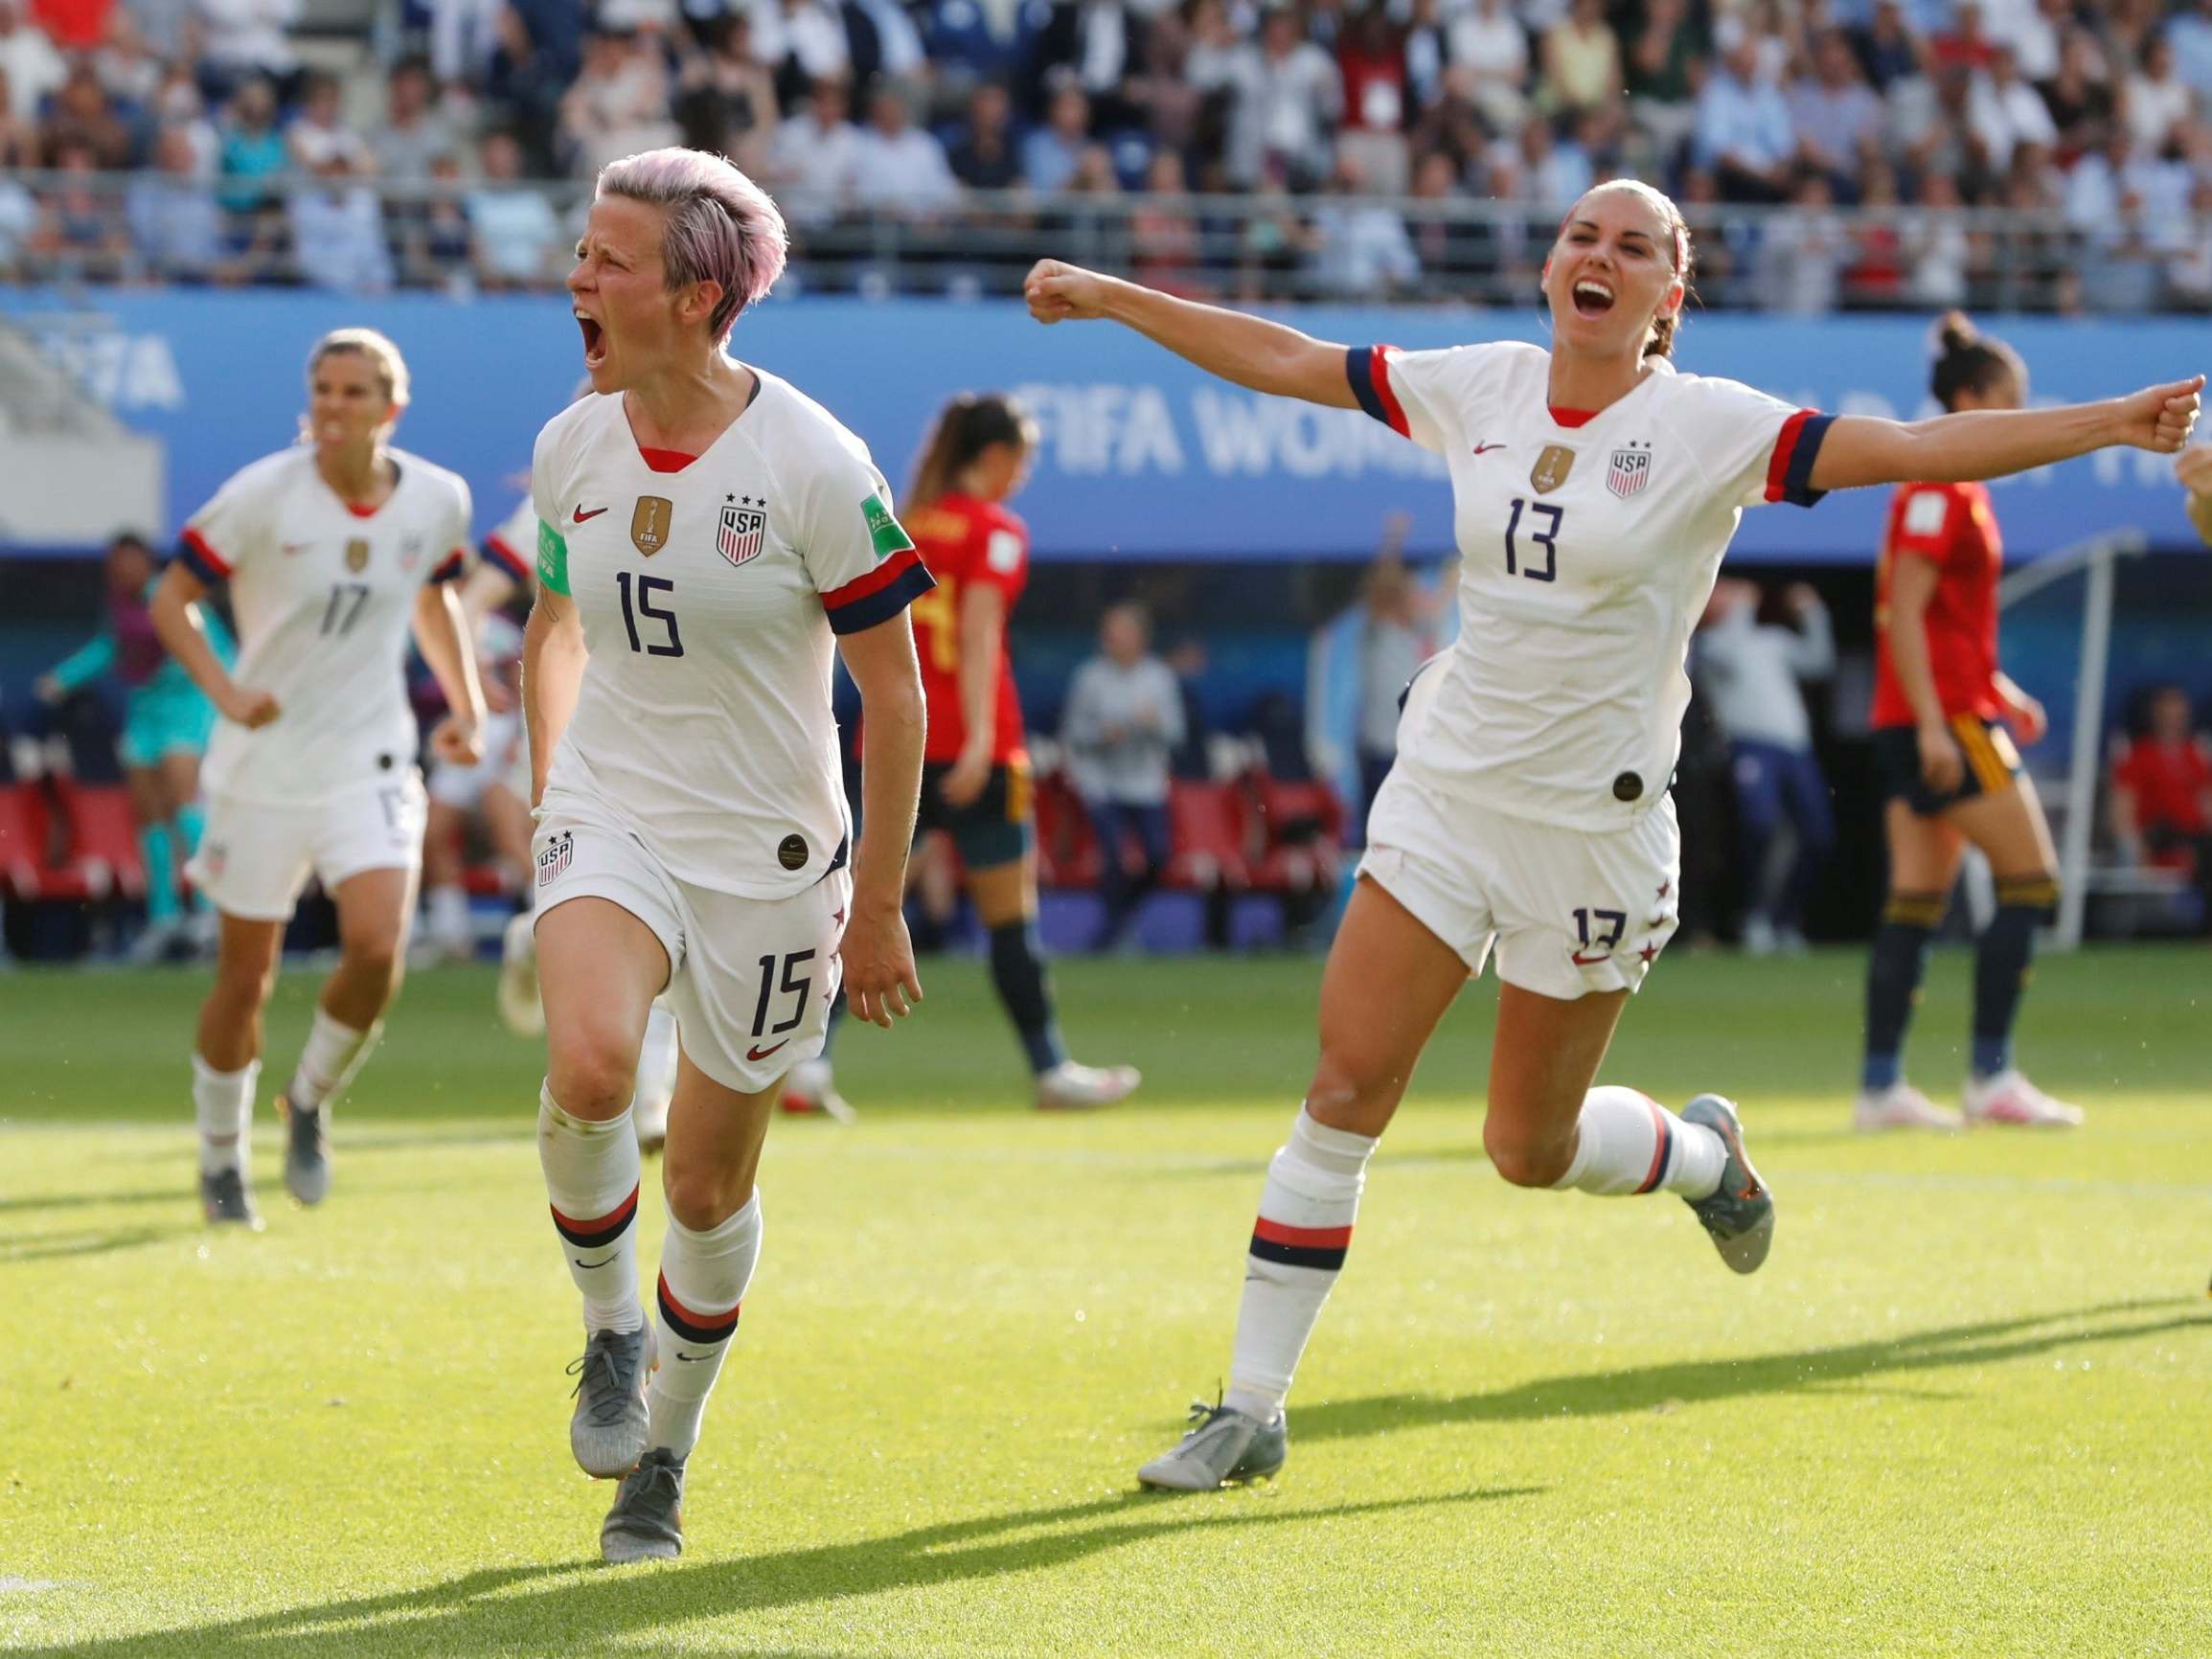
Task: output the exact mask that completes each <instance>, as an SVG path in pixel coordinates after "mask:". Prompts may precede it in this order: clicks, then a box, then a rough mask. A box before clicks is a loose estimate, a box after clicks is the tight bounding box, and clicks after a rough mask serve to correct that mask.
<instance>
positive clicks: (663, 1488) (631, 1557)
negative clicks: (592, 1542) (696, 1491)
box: [599, 1446, 684, 1565]
mask: <svg viewBox="0 0 2212 1659" xmlns="http://www.w3.org/2000/svg"><path fill="white" fill-rule="evenodd" d="M599 1553H600V1555H601V1556H602V1557H604V1558H605V1559H607V1560H609V1561H612V1562H614V1563H616V1564H617V1565H620V1564H621V1563H623V1562H625V1561H673V1560H674V1559H675V1558H676V1557H678V1556H680V1555H682V1554H683V1553H684V1460H683V1459H682V1458H679V1457H678V1456H676V1454H675V1453H674V1452H673V1451H670V1450H669V1449H668V1448H667V1447H666V1446H654V1447H653V1448H652V1450H650V1451H649V1452H647V1453H646V1454H645V1456H644V1457H642V1458H640V1459H638V1462H637V1467H635V1468H634V1469H632V1470H630V1471H629V1473H627V1475H624V1476H623V1477H622V1487H621V1489H619V1490H617V1491H616V1493H615V1494H614V1508H613V1509H611V1510H609V1511H606V1520H605V1523H604V1525H602V1526H601V1527H600V1529H599Z"/></svg>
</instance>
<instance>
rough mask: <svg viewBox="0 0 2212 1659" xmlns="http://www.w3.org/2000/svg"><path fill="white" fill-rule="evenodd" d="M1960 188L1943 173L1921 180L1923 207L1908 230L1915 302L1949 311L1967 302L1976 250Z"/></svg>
mask: <svg viewBox="0 0 2212 1659" xmlns="http://www.w3.org/2000/svg"><path fill="white" fill-rule="evenodd" d="M1962 205H1963V204H1962V203H1961V202H1960V200H1959V194H1958V187H1957V186H1956V185H1954V184H1952V183H1951V182H1950V178H1949V177H1948V176H1947V175H1945V174H1943V173H1934V174H1931V175H1930V176H1928V177H1927V178H1924V179H1922V180H1921V185H1920V206H1921V207H1922V209H1923V210H1924V211H1923V212H1922V213H1921V214H1919V215H1918V216H1915V217H1914V218H1913V220H1912V222H1911V224H1910V226H1909V227H1908V229H1907V230H1906V233H1905V249H1906V252H1907V255H1908V257H1909V258H1910V259H1911V261H1912V298H1913V303H1914V304H1915V305H1919V306H1925V307H1927V308H1928V309H1930V310H1945V309H1949V308H1950V307H1953V306H1959V305H1963V304H1965V303H1966V290H1967V267H1968V264H1969V263H1970V262H1971V261H1972V260H1973V245H1972V243H1971V241H1970V240H1969V239H1968V237H1967V232H1966V225H1965V224H1964V222H1963V221H1962V220H1961V219H1960V217H1959V216H1958V213H1957V209H1958V208H1959V207H1960V206H1962Z"/></svg>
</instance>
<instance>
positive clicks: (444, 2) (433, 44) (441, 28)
mask: <svg viewBox="0 0 2212 1659" xmlns="http://www.w3.org/2000/svg"><path fill="white" fill-rule="evenodd" d="M428 5H429V8H430V59H429V63H428V64H427V66H426V67H427V69H428V71H429V73H431V74H432V75H435V76H436V77H437V78H438V79H439V80H442V81H445V82H446V83H447V84H451V83H453V82H455V81H468V82H475V81H479V80H483V79H484V73H485V71H486V70H487V69H488V68H489V67H490V63H491V58H492V55H493V54H494V53H496V52H497V51H498V50H499V40H500V13H501V12H502V11H506V9H507V8H506V4H505V0H428Z"/></svg>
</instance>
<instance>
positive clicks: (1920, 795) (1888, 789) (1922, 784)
mask: <svg viewBox="0 0 2212 1659" xmlns="http://www.w3.org/2000/svg"><path fill="white" fill-rule="evenodd" d="M1950 735H1951V736H1952V737H1953V738H1955V739H1958V752H1959V753H1960V755H1962V756H1963V757H1965V760H1966V770H1965V772H1964V774H1963V775H1962V776H1961V777H1960V779H1959V785H1958V788H1957V789H1956V790H1954V791H1953V792H1951V793H1950V794H1949V795H1938V794H1937V793H1935V791H1934V790H1932V789H1930V788H1929V787H1928V786H1927V779H1925V778H1923V777H1922V776H1921V775H1920V734H1919V733H1918V732H1917V731H1916V730H1914V728H1912V727H1910V726H1877V727H1875V729H1874V765H1875V770H1876V771H1877V772H1878V773H1879V774H1880V775H1881V797H1882V799H1883V800H1885V801H1887V800H1891V799H1898V798H1902V799H1903V800H1904V804H1905V805H1906V806H1908V807H1911V808H1912V809H1913V810H1914V811H1915V812H1917V813H1919V814H1920V816H1921V817H1923V818H1933V817H1936V816H1938V815H1940V814H1941V813H1942V812H1943V811H1944V810H1945V809H1946V808H1947V807H1955V806H1957V805H1958V804H1959V803H1960V802H1961V801H1971V800H1973V798H1974V797H1975V796H1976V795H1999V794H2002V793H2003V792H2004V791H2005V790H2007V789H2009V788H2011V787H2012V784H2013V780H2014V779H2015V778H2017V777H2018V776H2019V773H2020V752H2019V750H2018V749H2017V748H2015V747H2014V746H2013V739H2012V734H2011V733H2009V732H2007V731H2006V730H2005V729H2004V727H2002V726H2000V725H1998V724H1997V723H1996V722H1995V720H1986V719H1984V718H1982V717H1981V716H1979V715H1952V716H1950Z"/></svg>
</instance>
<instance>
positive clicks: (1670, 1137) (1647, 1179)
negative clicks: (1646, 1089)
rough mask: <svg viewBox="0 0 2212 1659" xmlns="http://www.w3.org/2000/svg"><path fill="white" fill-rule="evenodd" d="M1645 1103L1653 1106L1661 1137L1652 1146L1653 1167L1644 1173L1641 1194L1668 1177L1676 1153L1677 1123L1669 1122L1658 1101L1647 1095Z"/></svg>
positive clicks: (1638, 1189)
mask: <svg viewBox="0 0 2212 1659" xmlns="http://www.w3.org/2000/svg"><path fill="white" fill-rule="evenodd" d="M1644 1104H1645V1105H1647V1106H1649V1107H1651V1108H1652V1127H1653V1128H1654V1129H1655V1130H1657V1131H1658V1137H1659V1138H1658V1144H1657V1145H1656V1146H1655V1147H1653V1148H1652V1167H1651V1169H1650V1170H1647V1171H1646V1172H1645V1174H1644V1183H1643V1185H1642V1186H1640V1187H1638V1188H1637V1189H1636V1192H1637V1193H1639V1194H1641V1193H1649V1192H1652V1191H1653V1190H1654V1189H1655V1188H1656V1187H1657V1186H1658V1184H1659V1183H1660V1182H1661V1181H1664V1180H1665V1179H1666V1178H1667V1165H1668V1163H1669V1161H1670V1160H1672V1159H1673V1157H1674V1155H1675V1125H1673V1124H1671V1123H1670V1122H1668V1120H1667V1114H1666V1113H1665V1111H1663V1110H1662V1109H1661V1108H1660V1105H1659V1102H1656V1101H1654V1100H1652V1099H1651V1098H1650V1097H1648V1096H1647V1097H1646V1098H1645V1101H1644Z"/></svg>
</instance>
